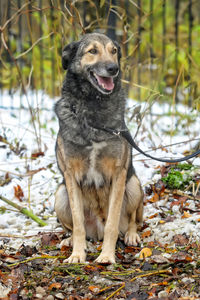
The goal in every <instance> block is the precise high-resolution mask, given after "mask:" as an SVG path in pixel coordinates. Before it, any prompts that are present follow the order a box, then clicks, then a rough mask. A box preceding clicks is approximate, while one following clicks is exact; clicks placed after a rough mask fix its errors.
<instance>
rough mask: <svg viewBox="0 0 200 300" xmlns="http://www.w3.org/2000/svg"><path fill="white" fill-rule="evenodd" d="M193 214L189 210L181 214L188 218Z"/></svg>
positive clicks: (182, 217) (183, 217)
mask: <svg viewBox="0 0 200 300" xmlns="http://www.w3.org/2000/svg"><path fill="white" fill-rule="evenodd" d="M191 216H192V215H191V214H189V213H188V212H187V211H184V213H183V216H181V219H186V218H189V217H191Z"/></svg>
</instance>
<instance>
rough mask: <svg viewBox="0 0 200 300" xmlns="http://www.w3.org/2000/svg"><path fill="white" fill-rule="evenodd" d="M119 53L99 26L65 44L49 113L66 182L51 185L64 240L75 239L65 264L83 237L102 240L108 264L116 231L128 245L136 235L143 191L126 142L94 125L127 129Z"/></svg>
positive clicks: (77, 258) (76, 255)
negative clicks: (57, 92)
mask: <svg viewBox="0 0 200 300" xmlns="http://www.w3.org/2000/svg"><path fill="white" fill-rule="evenodd" d="M120 57H121V52H120V47H119V46H118V44H117V43H116V42H114V41H112V40H110V39H109V38H108V37H107V36H105V35H103V34H99V33H93V34H86V35H84V36H83V37H82V38H81V40H80V41H78V42H73V43H71V44H69V45H67V46H66V47H65V48H64V50H63V55H62V64H63V68H64V69H67V70H68V71H67V75H66V77H65V80H64V83H63V89H62V98H61V99H60V100H59V101H58V102H57V103H56V105H55V112H56V115H57V117H58V119H59V133H58V138H57V145H56V155H57V161H58V166H59V169H60V171H61V173H62V175H63V178H64V183H63V184H61V185H60V186H59V188H58V190H57V192H56V196H55V198H56V201H55V210H56V213H57V216H58V219H59V220H60V222H61V223H62V225H63V227H64V228H65V229H66V230H70V231H72V236H71V237H70V238H68V239H66V240H64V241H62V244H65V245H73V251H72V254H71V256H70V257H69V258H68V259H67V261H68V262H70V263H77V262H85V260H86V238H92V239H95V240H97V239H100V240H101V239H103V246H102V252H101V254H100V255H99V257H98V258H97V259H96V261H97V262H111V263H114V262H115V245H116V241H117V238H118V235H119V233H120V234H121V235H123V236H124V239H125V243H126V244H128V245H136V244H137V243H138V242H139V241H140V239H139V236H138V234H137V224H138V223H141V222H142V215H143V201H142V200H143V193H142V190H141V186H140V182H139V180H138V178H137V177H136V175H135V171H134V168H133V166H132V157H131V147H130V145H129V144H128V143H127V141H126V140H125V139H123V138H121V137H119V136H115V135H112V134H110V133H108V132H105V131H103V130H99V129H95V128H94V127H103V126H105V127H109V128H113V129H118V130H122V129H125V128H126V125H125V122H124V109H125V97H124V93H123V90H122V88H121V80H120V78H121V76H120V75H121V74H120ZM93 126H94V127H93Z"/></svg>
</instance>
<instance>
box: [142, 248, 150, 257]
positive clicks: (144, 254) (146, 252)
mask: <svg viewBox="0 0 200 300" xmlns="http://www.w3.org/2000/svg"><path fill="white" fill-rule="evenodd" d="M151 255H152V250H151V249H150V248H143V249H142V250H141V251H140V253H139V259H144V258H146V257H149V256H151Z"/></svg>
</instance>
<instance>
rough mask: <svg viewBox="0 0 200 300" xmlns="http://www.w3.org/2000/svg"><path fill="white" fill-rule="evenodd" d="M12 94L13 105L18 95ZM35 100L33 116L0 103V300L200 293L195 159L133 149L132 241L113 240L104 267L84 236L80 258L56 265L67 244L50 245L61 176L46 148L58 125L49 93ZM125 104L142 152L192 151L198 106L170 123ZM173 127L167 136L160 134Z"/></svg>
mask: <svg viewBox="0 0 200 300" xmlns="http://www.w3.org/2000/svg"><path fill="white" fill-rule="evenodd" d="M8 98H9V97H8V96H5V97H4V101H5V103H6V104H7V105H8V101H10V100H9V99H8ZM18 98H19V97H18ZM39 98H40V97H39ZM16 99H17V97H16ZM16 99H15V103H14V104H15V105H19V103H21V101H24V100H23V99H20V98H19V99H18V100H16ZM17 101H19V103H17ZM36 103H37V105H36V106H35V107H34V105H35V104H33V107H34V109H33V111H32V113H33V114H32V121H30V120H31V118H30V113H29V110H27V109H24V108H21V109H20V110H19V109H12V110H5V109H0V122H1V125H2V126H1V129H0V149H1V151H0V196H1V197H3V198H2V199H1V200H0V214H1V215H0V300H8V299H11V300H18V299H22V300H26V299H27V300H28V299H30V300H32V299H45V300H46V299H47V300H54V299H55V300H56V299H70V300H79V299H85V300H86V299H132V300H135V299H137V300H143V299H144V300H145V299H163V300H164V299H166V300H167V299H172V300H174V299H185V300H186V299H200V158H199V157H197V158H195V159H192V160H190V161H189V162H187V163H184V164H178V165H177V164H161V163H158V162H155V161H152V160H149V159H146V158H145V157H141V156H139V155H138V154H137V153H136V152H133V159H134V166H135V168H136V172H137V174H138V177H139V178H140V180H141V182H142V186H143V189H144V194H145V197H144V223H143V226H142V227H141V228H140V231H139V234H140V236H141V244H140V245H138V246H137V247H128V246H126V245H125V244H124V242H123V240H120V239H119V240H118V242H117V246H116V264H113V265H111V264H97V263H95V262H94V260H95V258H96V257H97V256H98V255H99V253H100V251H101V246H102V243H101V242H94V241H88V242H87V246H88V249H87V262H86V263H85V264H68V263H65V259H66V258H67V257H68V256H69V255H70V253H71V251H72V249H71V248H70V247H65V246H64V247H62V248H61V249H60V248H59V244H60V242H61V240H62V239H63V238H64V236H65V234H64V232H63V230H62V228H61V226H60V224H59V223H58V222H57V219H56V215H55V212H54V193H55V190H56V188H57V186H58V184H59V183H60V182H61V181H62V178H61V176H60V174H59V171H58V169H57V165H56V160H55V153H54V151H55V150H54V147H55V140H56V133H57V131H58V123H57V120H56V119H55V115H54V113H53V109H52V104H53V101H52V100H51V99H49V98H47V97H44V99H43V106H44V104H45V109H43V110H39V109H38V107H40V106H41V104H40V103H39V104H38V99H36ZM23 106H25V105H24V104H23ZM129 106H130V107H133V108H134V109H133V110H132V111H131V109H129V111H128V113H127V116H128V117H130V119H131V113H134V115H133V118H132V120H131V122H130V123H128V124H129V125H130V126H129V127H130V129H131V132H132V134H133V136H134V134H135V133H137V137H136V141H137V143H138V144H139V146H140V147H141V148H142V149H144V150H145V151H149V150H150V149H152V148H153V149H154V151H153V152H152V153H151V154H153V155H156V156H159V157H164V156H165V157H166V156H167V157H174V156H175V157H180V156H182V155H185V154H186V153H189V152H190V149H191V151H193V150H194V148H195V145H196V144H197V139H199V124H200V118H199V116H198V114H197V112H195V111H188V110H189V109H188V108H187V111H188V115H189V116H190V117H189V118H187V120H186V119H185V118H179V119H175V121H174V119H173V120H172V117H171V116H169V115H167V114H166V113H165V112H163V110H162V111H159V110H160V106H159V107H158V106H157V107H156V108H155V110H156V115H155V116H154V115H153V112H152V111H151V116H150V115H148V112H147V108H146V107H143V106H141V107H140V106H138V105H136V106H135V102H130V105H129ZM163 107H164V108H162V109H164V110H165V109H166V108H165V106H163ZM181 109H182V110H183V107H180V110H181ZM180 110H179V111H180ZM158 113H160V117H158ZM179 117H180V116H179ZM127 120H128V118H127ZM188 122H189V123H188ZM131 124H135V125H132V126H131ZM173 124H175V127H176V134H175V135H171V136H170V137H169V134H168V132H169V131H171V130H172V125H173ZM138 128H139V132H138ZM186 140H190V142H188V143H186V142H185V143H182V144H179V143H181V142H182V141H186ZM172 144H176V145H174V146H173V147H172V146H170V147H167V146H166V145H172ZM3 199H4V200H5V199H8V200H10V201H12V203H15V204H17V205H18V208H17V207H13V206H11V205H9V204H8V203H6V202H5V201H4V200H3ZM19 207H23V208H24V207H25V208H27V209H28V210H29V211H31V212H32V214H33V215H36V216H37V217H39V218H40V219H42V221H43V222H45V223H46V226H42V227H41V226H39V224H38V222H37V221H36V222H35V221H34V220H33V219H31V218H28V217H27V216H26V215H24V214H23V213H22V212H23V211H22V210H19Z"/></svg>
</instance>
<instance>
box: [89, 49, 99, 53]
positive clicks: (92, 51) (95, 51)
mask: <svg viewBox="0 0 200 300" xmlns="http://www.w3.org/2000/svg"><path fill="white" fill-rule="evenodd" d="M88 52H89V53H91V54H97V53H98V51H97V49H95V48H92V49H91V50H89V51H88Z"/></svg>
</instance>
